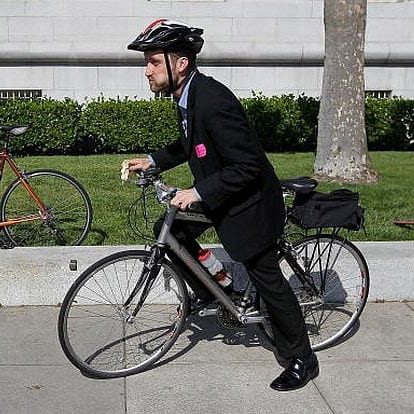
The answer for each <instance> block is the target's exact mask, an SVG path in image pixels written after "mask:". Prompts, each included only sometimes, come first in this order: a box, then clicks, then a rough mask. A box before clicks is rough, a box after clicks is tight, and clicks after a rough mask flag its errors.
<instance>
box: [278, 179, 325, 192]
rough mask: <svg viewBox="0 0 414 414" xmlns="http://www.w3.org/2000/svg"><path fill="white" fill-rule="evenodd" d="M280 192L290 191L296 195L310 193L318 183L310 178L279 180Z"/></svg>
mask: <svg viewBox="0 0 414 414" xmlns="http://www.w3.org/2000/svg"><path fill="white" fill-rule="evenodd" d="M280 184H281V186H282V190H291V191H295V192H297V193H310V192H311V191H313V190H314V189H315V188H316V187H317V186H318V182H317V181H316V180H315V179H314V178H310V177H297V178H289V179H287V180H280Z"/></svg>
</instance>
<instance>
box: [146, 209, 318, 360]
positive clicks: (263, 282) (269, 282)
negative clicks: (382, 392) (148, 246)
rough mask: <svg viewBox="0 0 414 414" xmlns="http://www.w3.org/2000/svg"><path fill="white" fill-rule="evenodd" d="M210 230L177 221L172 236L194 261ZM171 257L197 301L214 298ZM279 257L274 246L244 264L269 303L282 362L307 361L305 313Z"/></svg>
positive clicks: (206, 226) (159, 227) (268, 307)
mask: <svg viewBox="0 0 414 414" xmlns="http://www.w3.org/2000/svg"><path fill="white" fill-rule="evenodd" d="M163 221H164V218H163V217H162V218H160V220H158V221H157V223H155V226H154V233H155V235H156V236H158V234H159V233H160V231H161V226H162V223H163ZM209 227H210V225H208V224H204V223H192V222H191V223H190V222H186V221H182V220H175V221H174V223H173V226H172V228H171V232H172V234H174V236H175V237H176V238H177V239H178V241H179V242H180V243H181V244H182V245H183V246H184V247H185V248H186V249H187V250H188V251H189V253H190V254H191V255H192V256H193V257H197V253H198V251H199V250H200V248H201V247H200V245H199V244H198V242H197V241H196V240H195V239H196V238H197V237H199V236H200V235H201V234H202V233H203V232H204V231H205V230H207V229H208V228H209ZM168 255H169V257H170V259H171V261H172V262H173V263H174V264H175V265H176V266H177V267H178V268H179V270H180V272H181V273H182V275H183V277H184V279H185V281H186V282H187V283H188V285H189V286H190V287H191V289H192V290H193V292H194V293H195V294H196V295H197V297H199V298H200V299H206V300H209V299H212V298H213V296H212V294H211V293H210V292H209V291H208V290H207V288H206V287H205V286H204V285H203V284H202V283H201V282H200V281H199V280H198V279H197V278H196V277H194V276H193V275H192V274H191V271H190V270H189V269H188V268H187V267H186V265H185V264H184V263H183V262H182V261H181V259H179V258H178V257H177V256H176V255H175V254H174V253H172V252H169V253H168ZM276 257H277V247H276V246H274V247H272V248H270V249H268V250H266V251H265V252H263V253H261V254H260V255H258V256H256V257H254V258H253V259H251V260H248V261H246V262H244V263H243V264H244V265H245V267H246V269H247V272H248V274H249V276H250V278H251V280H252V282H253V284H254V286H255V288H256V289H257V291H258V292H259V294H260V296H261V297H262V298H263V300H264V302H265V303H266V307H267V311H268V314H269V317H270V321H271V326H272V331H273V337H274V343H275V346H276V351H277V354H278V356H279V357H280V358H281V359H282V360H289V359H290V358H292V357H298V358H305V359H306V358H307V357H308V356H309V355H310V354H311V352H312V351H311V347H310V343H309V338H308V335H307V331H306V327H305V322H304V319H303V315H302V311H301V309H300V306H299V303H298V301H297V299H296V296H295V294H294V293H293V291H292V289H291V287H290V285H289V282H288V281H287V280H286V279H285V277H284V276H283V274H282V272H281V270H280V267H279V264H278V262H277V260H276Z"/></svg>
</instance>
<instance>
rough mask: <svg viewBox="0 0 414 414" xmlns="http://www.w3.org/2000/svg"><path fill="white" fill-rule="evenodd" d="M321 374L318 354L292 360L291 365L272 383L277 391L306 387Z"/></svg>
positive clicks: (271, 385) (272, 386)
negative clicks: (304, 358)
mask: <svg viewBox="0 0 414 414" xmlns="http://www.w3.org/2000/svg"><path fill="white" fill-rule="evenodd" d="M318 374H319V364H318V359H317V358H316V355H315V354H313V353H312V355H311V356H310V357H309V358H307V359H306V360H304V361H302V360H301V359H299V358H295V359H293V360H292V362H291V363H290V365H289V366H288V367H287V368H286V369H285V370H284V371H283V372H282V373H281V374H280V375H279V376H278V377H277V378H276V379H275V380H274V381H273V382H272V383H271V384H270V387H271V388H273V389H274V390H277V391H292V390H297V389H298V388H302V387H304V386H305V385H306V384H307V383H308V382H309V381H310V380H311V379H314V378H316V377H317V376H318Z"/></svg>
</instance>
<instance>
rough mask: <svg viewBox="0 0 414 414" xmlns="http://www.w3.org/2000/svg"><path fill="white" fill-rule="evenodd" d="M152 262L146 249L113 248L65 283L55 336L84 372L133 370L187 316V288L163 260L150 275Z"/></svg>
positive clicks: (161, 350)
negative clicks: (105, 255)
mask: <svg viewBox="0 0 414 414" xmlns="http://www.w3.org/2000/svg"><path fill="white" fill-rule="evenodd" d="M152 266H153V265H151V254H150V252H148V251H141V250H137V251H124V252H119V253H115V254H113V255H110V256H108V257H106V258H104V259H102V260H100V261H98V262H97V263H95V264H94V265H92V266H91V267H89V268H88V269H87V270H86V271H85V272H84V273H83V274H82V275H81V276H80V277H79V278H78V279H77V280H76V281H75V283H74V284H73V285H72V287H71V288H70V290H69V292H68V293H67V295H66V297H65V299H64V301H63V304H62V308H61V310H60V314H59V321H58V331H59V340H60V344H61V346H62V349H63V351H64V353H65V354H66V356H67V357H68V359H69V360H70V361H71V362H72V364H74V365H75V366H76V367H77V368H78V369H79V370H81V371H82V372H83V373H84V374H86V375H89V376H91V377H96V378H117V377H123V376H127V375H132V374H136V373H138V372H141V371H144V370H145V369H147V368H148V367H149V366H150V365H152V364H154V363H155V362H156V361H158V360H159V359H160V358H161V357H162V356H164V355H165V354H166V352H167V351H168V350H169V349H170V348H171V346H172V345H173V344H174V342H175V341H176V339H177V337H178V335H179V334H180V332H181V330H182V328H183V326H184V324H185V320H186V316H187V310H188V294H187V288H186V285H185V283H184V282H183V279H182V277H181V276H180V275H179V274H178V273H177V272H176V270H175V269H174V267H173V265H172V264H171V263H170V262H168V261H167V260H165V259H164V260H163V261H162V263H160V267H159V268H157V271H156V272H155V274H154V272H151V270H150V269H151V267H152ZM155 266H157V264H156V265H155Z"/></svg>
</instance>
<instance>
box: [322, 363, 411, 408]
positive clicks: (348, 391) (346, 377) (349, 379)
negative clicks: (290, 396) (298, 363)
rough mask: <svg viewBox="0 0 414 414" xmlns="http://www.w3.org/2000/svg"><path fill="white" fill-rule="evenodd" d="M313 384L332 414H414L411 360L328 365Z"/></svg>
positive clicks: (325, 364) (325, 365) (326, 364)
mask: <svg viewBox="0 0 414 414" xmlns="http://www.w3.org/2000/svg"><path fill="white" fill-rule="evenodd" d="M315 382H316V384H317V387H318V390H319V391H320V393H321V394H322V395H323V396H324V398H325V400H326V402H327V403H328V404H329V407H330V409H331V410H332V412H333V413H335V414H351V413H358V414H372V413H375V414H389V413H395V414H412V413H413V412H414V402H413V386H414V361H409V362H407V361H375V362H374V361H361V360H359V361H347V362H346V363H344V362H342V361H338V362H336V361H335V362H331V363H330V362H327V363H324V364H323V373H322V375H320V376H319V377H318V378H317V379H316V381H315Z"/></svg>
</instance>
